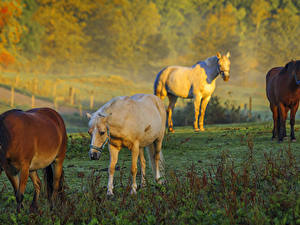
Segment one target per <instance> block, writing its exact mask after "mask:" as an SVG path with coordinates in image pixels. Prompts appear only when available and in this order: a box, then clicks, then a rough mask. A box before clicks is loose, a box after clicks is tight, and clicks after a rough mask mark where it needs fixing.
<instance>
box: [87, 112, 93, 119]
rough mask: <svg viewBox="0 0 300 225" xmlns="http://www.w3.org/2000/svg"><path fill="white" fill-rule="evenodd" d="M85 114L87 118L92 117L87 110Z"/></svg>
mask: <svg viewBox="0 0 300 225" xmlns="http://www.w3.org/2000/svg"><path fill="white" fill-rule="evenodd" d="M85 115H86V117H87V118H88V119H89V120H90V119H91V118H92V115H91V114H90V113H88V112H87V113H86V114H85Z"/></svg>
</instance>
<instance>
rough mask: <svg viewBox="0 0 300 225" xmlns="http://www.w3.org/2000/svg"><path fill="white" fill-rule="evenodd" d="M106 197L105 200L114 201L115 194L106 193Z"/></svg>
mask: <svg viewBox="0 0 300 225" xmlns="http://www.w3.org/2000/svg"><path fill="white" fill-rule="evenodd" d="M106 198H107V200H110V201H114V200H115V195H114V194H106Z"/></svg>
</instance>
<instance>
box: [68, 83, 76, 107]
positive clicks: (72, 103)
mask: <svg viewBox="0 0 300 225" xmlns="http://www.w3.org/2000/svg"><path fill="white" fill-rule="evenodd" d="M69 97H70V104H71V105H74V98H75V88H73V87H70V89H69Z"/></svg>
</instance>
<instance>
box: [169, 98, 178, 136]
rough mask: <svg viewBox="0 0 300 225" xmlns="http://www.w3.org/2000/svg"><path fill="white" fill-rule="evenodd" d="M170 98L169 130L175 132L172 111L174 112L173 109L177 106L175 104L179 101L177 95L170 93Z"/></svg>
mask: <svg viewBox="0 0 300 225" xmlns="http://www.w3.org/2000/svg"><path fill="white" fill-rule="evenodd" d="M168 98H169V106H168V109H167V116H168V130H169V131H170V132H172V133H173V132H174V129H173V121H172V113H173V110H174V107H175V104H176V101H177V96H175V95H172V94H168Z"/></svg>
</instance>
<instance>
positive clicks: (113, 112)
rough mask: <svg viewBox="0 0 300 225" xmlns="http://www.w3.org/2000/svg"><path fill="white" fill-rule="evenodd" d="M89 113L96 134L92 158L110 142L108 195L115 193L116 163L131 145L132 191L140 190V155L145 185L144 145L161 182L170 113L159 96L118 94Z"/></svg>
mask: <svg viewBox="0 0 300 225" xmlns="http://www.w3.org/2000/svg"><path fill="white" fill-rule="evenodd" d="M87 116H88V118H90V121H89V134H90V135H91V137H92V140H91V145H90V151H89V156H90V158H91V159H99V158H100V154H101V151H102V149H103V147H104V145H105V144H106V143H107V142H108V149H109V153H110V165H109V179H108V185H107V188H108V190H107V194H108V195H113V176H114V172H115V165H116V163H117V161H118V154H119V151H120V150H121V148H122V147H127V148H128V149H129V150H130V151H131V155H132V165H131V174H132V186H131V193H132V194H134V193H136V189H137V184H136V174H137V160H138V157H140V163H141V175H142V178H141V180H142V186H143V185H144V184H145V170H146V163H145V158H144V147H149V149H150V154H149V158H150V161H151V166H152V169H153V171H154V174H155V179H156V180H157V181H160V177H161V173H160V168H162V160H163V158H162V152H161V146H162V141H163V138H164V133H165V124H166V112H165V108H164V105H163V103H162V101H161V100H160V99H159V98H158V97H156V96H155V95H146V94H137V95H134V96H131V97H127V96H123V97H116V98H113V99H112V100H110V101H109V102H107V103H106V104H105V105H103V106H102V107H101V108H100V109H99V110H98V111H97V112H95V113H93V114H92V115H90V114H87Z"/></svg>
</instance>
